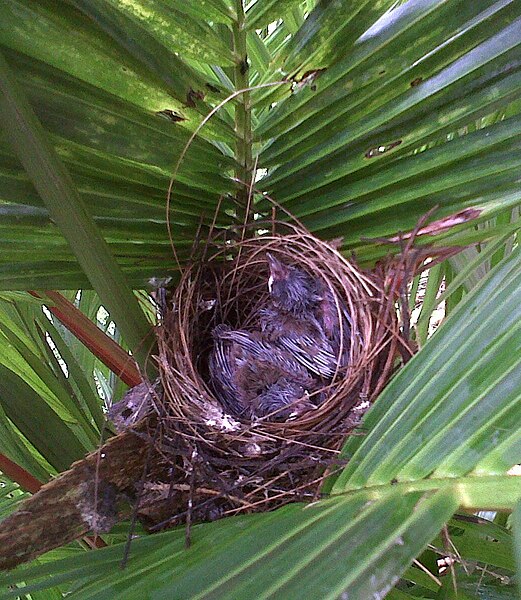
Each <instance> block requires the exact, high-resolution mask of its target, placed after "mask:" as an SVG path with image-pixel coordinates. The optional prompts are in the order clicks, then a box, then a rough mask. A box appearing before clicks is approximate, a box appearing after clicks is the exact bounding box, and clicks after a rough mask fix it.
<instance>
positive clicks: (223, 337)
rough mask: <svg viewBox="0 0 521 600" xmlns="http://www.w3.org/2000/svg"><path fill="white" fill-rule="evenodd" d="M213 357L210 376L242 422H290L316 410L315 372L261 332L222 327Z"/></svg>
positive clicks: (217, 330)
mask: <svg viewBox="0 0 521 600" xmlns="http://www.w3.org/2000/svg"><path fill="white" fill-rule="evenodd" d="M213 337H214V348H213V351H212V353H211V354H210V358H209V369H210V377H211V380H212V383H213V387H214V390H215V392H216V395H217V396H218V398H219V399H220V400H221V402H222V404H223V406H224V408H225V409H226V410H228V411H229V412H230V413H231V414H232V415H234V416H237V417H242V418H245V417H247V418H268V419H273V420H279V419H287V418H289V417H291V416H292V415H296V414H299V412H300V411H302V410H305V409H307V408H314V407H315V406H314V405H313V404H312V403H311V402H310V401H309V391H311V390H312V389H313V387H314V386H315V381H314V380H313V378H312V377H311V376H310V374H309V373H308V372H307V371H306V369H304V368H303V367H302V366H301V365H300V364H299V363H298V361H296V360H295V359H294V358H293V357H292V356H291V354H290V353H288V352H287V351H285V350H284V349H283V348H280V347H277V346H276V345H274V344H270V343H269V342H267V341H266V340H264V339H263V337H262V335H261V334H260V333H259V332H247V331H243V330H233V329H231V328H230V327H229V326H227V325H218V326H217V327H216V328H215V329H214V331H213Z"/></svg>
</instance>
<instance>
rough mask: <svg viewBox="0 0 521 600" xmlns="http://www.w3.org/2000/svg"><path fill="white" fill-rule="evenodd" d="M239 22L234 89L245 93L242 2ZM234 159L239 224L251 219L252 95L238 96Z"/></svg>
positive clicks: (236, 24)
mask: <svg viewBox="0 0 521 600" xmlns="http://www.w3.org/2000/svg"><path fill="white" fill-rule="evenodd" d="M236 9H237V19H236V21H235V22H234V23H233V49H234V54H235V61H236V64H235V69H234V78H235V89H236V90H243V89H246V88H248V86H249V73H248V71H249V64H248V56H247V49H246V27H245V14H244V6H243V1H242V0H236ZM235 134H236V144H235V158H236V161H237V167H236V169H235V176H236V178H237V180H238V181H239V183H238V184H237V185H238V190H237V194H236V206H237V218H238V220H239V222H246V221H249V220H250V217H251V215H249V214H247V213H248V194H249V188H250V185H251V182H252V177H253V160H252V133H251V103H250V93H249V92H243V93H242V94H240V95H239V96H238V99H237V104H236V107H235Z"/></svg>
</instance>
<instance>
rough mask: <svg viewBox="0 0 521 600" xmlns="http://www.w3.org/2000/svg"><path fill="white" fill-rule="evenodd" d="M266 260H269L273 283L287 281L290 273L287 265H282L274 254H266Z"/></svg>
mask: <svg viewBox="0 0 521 600" xmlns="http://www.w3.org/2000/svg"><path fill="white" fill-rule="evenodd" d="M266 258H267V259H268V265H269V268H270V280H271V282H272V283H273V282H274V281H280V280H281V279H286V277H287V276H288V273H289V269H288V267H286V265H285V264H283V263H281V262H280V260H278V259H277V258H275V257H274V256H273V254H270V253H269V252H266Z"/></svg>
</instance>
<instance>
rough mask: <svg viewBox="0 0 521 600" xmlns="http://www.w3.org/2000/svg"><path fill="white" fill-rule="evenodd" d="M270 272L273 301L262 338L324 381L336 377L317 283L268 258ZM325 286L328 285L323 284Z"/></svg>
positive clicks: (335, 358) (266, 313)
mask: <svg viewBox="0 0 521 600" xmlns="http://www.w3.org/2000/svg"><path fill="white" fill-rule="evenodd" d="M267 259H268V264H269V268H270V277H269V280H268V289H269V291H270V301H269V303H268V305H267V306H266V307H265V308H263V309H261V311H260V324H261V330H262V332H263V334H264V335H265V336H266V339H268V340H269V341H270V342H272V343H275V344H277V345H278V346H280V347H282V348H284V349H285V350H286V351H288V352H289V353H290V354H291V355H292V356H293V358H294V359H295V360H296V361H297V362H298V363H299V364H301V365H302V366H303V367H305V368H306V369H307V370H308V371H309V372H310V373H312V374H313V375H314V376H317V377H319V378H320V379H321V380H322V381H327V380H330V379H331V378H332V377H333V375H334V374H335V371H336V368H337V362H338V356H337V354H336V353H335V350H334V348H333V345H332V343H331V340H329V339H328V337H327V335H326V333H325V331H324V326H323V325H321V323H320V321H319V318H318V317H319V316H321V317H322V318H323V320H324V322H325V319H324V315H325V311H324V310H323V309H322V313H323V314H322V313H321V309H320V306H321V305H320V303H321V302H322V301H323V296H322V295H320V294H319V291H322V290H319V286H318V284H317V280H316V279H315V278H314V277H312V276H311V275H309V273H307V272H306V271H304V270H303V269H299V268H297V267H293V266H290V265H286V264H284V263H282V262H281V261H279V260H278V259H277V258H275V257H274V256H273V255H272V254H267ZM324 285H325V284H324Z"/></svg>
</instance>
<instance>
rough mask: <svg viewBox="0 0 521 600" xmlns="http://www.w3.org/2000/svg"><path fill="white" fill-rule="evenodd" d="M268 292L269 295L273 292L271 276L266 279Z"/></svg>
mask: <svg viewBox="0 0 521 600" xmlns="http://www.w3.org/2000/svg"><path fill="white" fill-rule="evenodd" d="M268 291H269V293H270V294H271V292H272V291H273V275H270V278H269V279H268Z"/></svg>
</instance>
